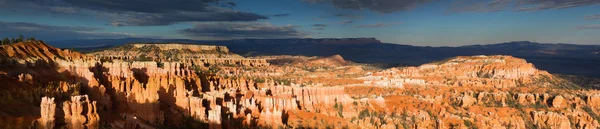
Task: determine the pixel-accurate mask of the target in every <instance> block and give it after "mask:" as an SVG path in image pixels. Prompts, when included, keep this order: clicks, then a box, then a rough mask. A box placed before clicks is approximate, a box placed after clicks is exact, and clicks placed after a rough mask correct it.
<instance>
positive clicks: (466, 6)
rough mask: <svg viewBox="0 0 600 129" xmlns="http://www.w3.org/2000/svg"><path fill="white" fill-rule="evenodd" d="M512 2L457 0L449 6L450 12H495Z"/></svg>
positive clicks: (510, 0)
mask: <svg viewBox="0 0 600 129" xmlns="http://www.w3.org/2000/svg"><path fill="white" fill-rule="evenodd" d="M511 3H513V0H492V1H482V0H459V1H456V2H454V3H452V4H451V5H450V10H449V11H450V12H453V13H457V12H496V11H502V10H504V9H505V8H506V7H508V6H510V4H511Z"/></svg>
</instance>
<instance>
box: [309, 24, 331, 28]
mask: <svg viewBox="0 0 600 129" xmlns="http://www.w3.org/2000/svg"><path fill="white" fill-rule="evenodd" d="M310 26H312V27H326V26H327V24H312V25H310Z"/></svg>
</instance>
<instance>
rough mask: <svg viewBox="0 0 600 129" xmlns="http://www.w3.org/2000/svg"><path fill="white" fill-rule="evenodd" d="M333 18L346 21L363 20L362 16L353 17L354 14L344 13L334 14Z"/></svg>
mask: <svg viewBox="0 0 600 129" xmlns="http://www.w3.org/2000/svg"><path fill="white" fill-rule="evenodd" d="M334 16H335V17H342V18H348V19H362V18H363V16H359V15H354V14H346V13H338V14H335V15H334Z"/></svg>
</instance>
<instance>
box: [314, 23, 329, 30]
mask: <svg viewBox="0 0 600 129" xmlns="http://www.w3.org/2000/svg"><path fill="white" fill-rule="evenodd" d="M310 26H312V27H313V29H314V30H325V27H327V26H328V25H327V24H312V25H310Z"/></svg>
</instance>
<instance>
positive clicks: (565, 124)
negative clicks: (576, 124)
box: [530, 111, 571, 129]
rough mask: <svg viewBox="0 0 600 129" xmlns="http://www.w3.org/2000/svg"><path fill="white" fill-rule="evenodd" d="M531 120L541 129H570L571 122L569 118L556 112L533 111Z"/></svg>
mask: <svg viewBox="0 0 600 129" xmlns="http://www.w3.org/2000/svg"><path fill="white" fill-rule="evenodd" d="M530 114H531V118H532V119H533V124H535V125H536V126H537V127H541V128H552V129H570V128H571V121H569V118H567V116H565V115H562V114H559V113H555V112H544V111H539V112H538V111H532V112H531V113H530Z"/></svg>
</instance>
